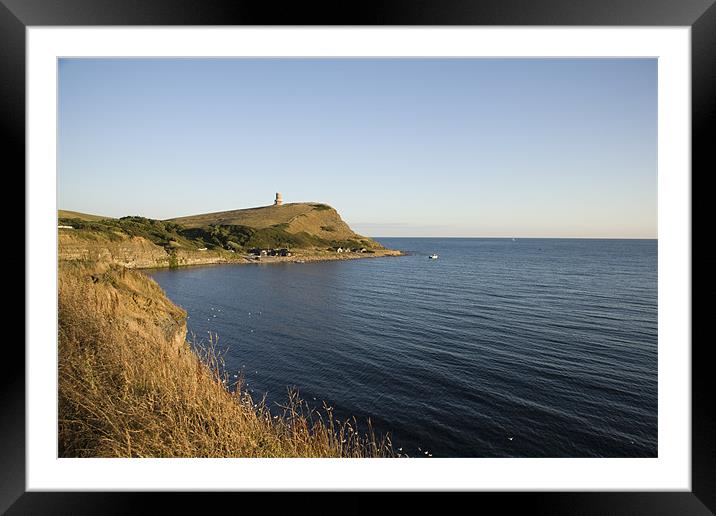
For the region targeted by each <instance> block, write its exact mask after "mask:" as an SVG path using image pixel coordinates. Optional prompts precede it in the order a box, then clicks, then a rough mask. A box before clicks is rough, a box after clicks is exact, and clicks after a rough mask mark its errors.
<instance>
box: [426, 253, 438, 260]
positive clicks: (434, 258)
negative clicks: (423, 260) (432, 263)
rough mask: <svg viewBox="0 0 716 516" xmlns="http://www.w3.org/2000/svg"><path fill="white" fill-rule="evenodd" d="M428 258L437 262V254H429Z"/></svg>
mask: <svg viewBox="0 0 716 516" xmlns="http://www.w3.org/2000/svg"><path fill="white" fill-rule="evenodd" d="M428 258H430V259H431V260H437V259H438V255H437V254H431V255H430V256H428Z"/></svg>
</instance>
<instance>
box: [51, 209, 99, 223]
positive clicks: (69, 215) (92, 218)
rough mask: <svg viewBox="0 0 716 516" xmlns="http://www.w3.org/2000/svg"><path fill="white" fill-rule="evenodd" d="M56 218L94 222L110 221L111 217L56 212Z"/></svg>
mask: <svg viewBox="0 0 716 516" xmlns="http://www.w3.org/2000/svg"><path fill="white" fill-rule="evenodd" d="M57 218H58V219H79V220H88V221H95V220H104V219H112V218H113V217H104V216H102V215H90V214H89V213H80V212H79V211H69V210H57Z"/></svg>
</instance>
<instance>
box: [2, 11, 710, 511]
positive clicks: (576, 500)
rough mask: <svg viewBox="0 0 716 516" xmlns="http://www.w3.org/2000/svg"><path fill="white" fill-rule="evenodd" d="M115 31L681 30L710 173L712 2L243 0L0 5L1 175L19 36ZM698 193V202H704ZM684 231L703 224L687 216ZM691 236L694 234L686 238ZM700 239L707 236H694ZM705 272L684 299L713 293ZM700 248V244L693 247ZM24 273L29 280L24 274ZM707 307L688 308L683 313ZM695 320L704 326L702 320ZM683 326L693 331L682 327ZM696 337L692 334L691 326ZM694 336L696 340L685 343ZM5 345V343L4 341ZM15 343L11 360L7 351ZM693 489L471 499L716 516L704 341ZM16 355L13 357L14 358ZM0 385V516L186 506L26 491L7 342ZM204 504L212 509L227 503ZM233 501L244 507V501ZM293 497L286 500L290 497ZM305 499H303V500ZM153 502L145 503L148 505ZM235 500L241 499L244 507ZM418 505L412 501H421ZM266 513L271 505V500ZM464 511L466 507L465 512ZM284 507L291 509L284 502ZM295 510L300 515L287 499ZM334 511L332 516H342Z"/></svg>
mask: <svg viewBox="0 0 716 516" xmlns="http://www.w3.org/2000/svg"><path fill="white" fill-rule="evenodd" d="M50 25H51V26H62V25H74V26H87V25H97V26H113V25H194V26H197V25H211V26H213V25H238V26H241V25H338V26H341V25H426V26H429V25H532V26H535V25H560V26H565V25H572V26H596V25H605V26H620V25H621V26H631V25H633V26H690V27H691V38H692V40H691V50H692V54H691V57H692V62H691V79H692V114H691V116H692V173H691V180H692V183H691V184H692V192H699V190H698V189H696V190H695V189H694V188H693V184H694V179H696V178H698V179H697V181H696V183H697V185H698V184H701V183H702V182H704V181H705V178H706V177H708V174H709V173H713V172H714V171H716V163H715V158H714V153H713V152H712V147H713V144H712V140H711V139H709V134H711V133H713V129H714V125H715V120H716V5H714V0H680V1H678V2H675V1H671V0H612V1H609V2H604V1H593V0H589V1H588V0H542V1H540V2H537V1H535V0H483V1H470V0H442V1H429V0H413V1H411V2H405V1H400V0H394V1H383V2H371V1H363V2H351V3H338V2H332V3H323V2H311V3H310V4H304V3H295V2H294V3H290V4H288V5H287V6H281V8H278V7H277V6H276V5H275V4H273V3H270V2H263V3H258V2H254V3H251V2H248V1H244V0H233V1H231V0H214V1H212V2H201V1H197V0H155V1H149V0H145V1H141V0H124V1H118V0H54V1H53V0H0V77H1V78H2V79H1V80H0V106H1V111H0V113H1V115H2V116H1V118H0V120H2V125H3V126H4V128H5V133H6V135H5V138H4V142H3V143H4V158H5V160H4V162H5V163H14V166H13V167H16V168H12V169H10V168H7V169H6V174H7V175H9V174H10V173H11V172H14V171H15V170H17V171H18V174H17V175H18V176H19V171H20V170H21V169H22V170H24V166H25V55H26V54H25V29H26V27H28V26H50ZM704 190H705V189H703V188H702V189H701V190H700V193H702V194H703V193H704ZM693 208H694V200H693V197H692V220H693V222H692V225H693V226H694V227H699V226H701V225H705V223H704V222H702V220H709V219H707V218H705V217H704V218H700V217H698V216H697V215H696V213H695V212H694V211H693ZM692 233H693V230H692ZM703 234H704V235H707V233H705V232H704V233H703ZM694 244H696V245H692V249H691V253H692V254H691V256H692V274H693V272H694V270H696V271H701V270H704V274H703V275H701V276H699V282H698V284H697V286H696V289H693V290H692V296H693V293H695V292H697V291H701V292H706V291H707V289H710V288H711V287H712V285H713V283H714V280H713V279H712V278H711V276H710V275H709V274H708V271H706V270H705V268H704V267H701V266H698V267H696V266H695V263H693V256H694V254H693V251H694V247H697V246H698V242H694ZM701 245H705V244H701ZM26 274H27V271H26ZM699 306H700V307H701V308H700V309H701V310H706V309H708V304H706V305H698V304H696V303H693V302H692V321H693V313H695V311H696V310H697V309H699ZM702 320H703V318H702ZM692 327H694V326H693V323H692ZM695 327H696V328H698V327H699V326H695ZM694 337H695V334H694ZM13 340H15V339H13ZM11 343H12V344H13V345H14V347H15V348H19V349H15V350H14V351H13V350H12V349H7V348H11V347H12V346H11V345H10V344H11ZM683 345H684V346H689V345H691V356H692V440H691V444H692V491H691V492H641V493H630V492H604V493H600V492H588V493H587V492H585V493H574V492H553V493H537V492H535V493H510V492H505V493H477V494H476V496H477V497H478V498H479V499H480V501H479V503H480V504H483V503H485V502H488V501H489V502H490V503H491V504H492V503H497V504H499V506H500V511H501V512H502V511H504V510H505V509H506V510H507V511H508V512H509V511H510V509H515V508H521V509H522V510H525V509H527V510H529V511H530V512H534V513H537V514H562V513H564V514H684V515H686V514H694V515H697V514H713V512H716V475H715V472H716V442H715V441H716V402H714V401H713V398H712V396H713V393H714V392H716V375H714V374H713V373H712V372H711V363H710V361H709V360H708V355H709V340H706V339H699V338H692V342H684V343H683ZM14 353H16V354H17V356H14ZM4 362H5V364H4V367H3V374H2V375H0V383H1V390H0V512H5V511H7V514H105V513H111V514H114V513H116V514H127V513H130V512H134V511H135V510H136V509H137V508H138V507H141V508H143V510H139V511H138V512H144V511H146V510H147V509H148V508H149V507H150V505H147V504H148V503H149V502H150V501H152V502H159V503H160V504H161V505H162V511H163V512H167V511H170V510H173V509H174V508H181V507H182V506H185V504H186V502H187V500H186V496H189V495H188V494H185V493H122V492H111V493H97V492H94V493H78V492H73V493H61V492H42V493H41V492H26V489H25V367H24V364H25V355H24V350H23V349H22V348H20V347H19V346H17V345H16V344H14V342H12V341H11V340H10V339H9V338H6V350H5V360H4ZM209 494H210V495H211V497H212V498H211V500H212V504H214V503H216V502H219V503H221V502H222V501H229V500H228V498H229V497H231V496H236V495H233V494H229V493H223V494H218V493H203V494H199V496H206V495H209ZM240 496H243V497H246V494H245V493H244V494H241V495H240ZM294 496H295V495H294ZM302 496H303V495H301V497H302ZM373 496H376V495H373V494H370V495H368V496H360V497H359V496H358V494H355V493H354V494H351V495H350V499H349V500H347V501H345V500H344V501H343V502H342V503H343V504H344V507H345V508H348V509H349V510H352V511H353V512H358V511H360V512H365V511H366V510H369V508H370V507H371V506H372V505H373V504H374V502H372V501H371V500H370V499H371V497H373ZM148 498H152V499H153V500H148ZM244 499H245V498H244ZM420 499H421V497H418V500H420ZM274 503H278V502H277V501H276V500H274ZM470 503H474V502H470ZM292 505H293V504H292ZM297 505H299V506H300V505H302V503H301V502H300V501H297ZM343 511H344V509H343V510H342V512H343Z"/></svg>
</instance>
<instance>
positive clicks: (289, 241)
mask: <svg viewBox="0 0 716 516" xmlns="http://www.w3.org/2000/svg"><path fill="white" fill-rule="evenodd" d="M58 217H59V218H58V223H59V225H62V226H70V228H68V229H60V230H59V231H60V233H61V234H60V237H62V238H61V241H60V244H61V245H60V247H61V248H62V247H63V246H64V249H65V250H66V251H68V252H69V253H70V254H73V255H79V254H82V255H84V254H87V252H85V251H87V250H86V249H85V248H86V247H88V246H90V247H92V246H94V247H97V248H102V249H105V248H110V247H111V248H112V249H111V250H113V251H114V254H118V255H122V256H125V255H126V256H129V255H131V254H132V252H135V251H136V252H137V253H139V251H140V250H138V249H134V251H132V250H131V249H129V247H131V246H130V244H136V243H137V242H140V241H141V242H144V241H147V242H149V243H151V244H154V245H155V246H158V247H159V248H162V249H163V251H165V252H166V254H167V255H168V256H169V258H167V260H169V262H168V263H174V262H175V261H177V259H178V258H179V255H180V254H181V253H187V252H189V253H193V252H201V251H207V250H208V251H209V252H210V253H211V252H216V253H224V254H226V255H227V256H229V255H232V254H236V256H239V254H242V253H246V252H248V251H249V250H250V249H252V248H256V247H258V248H262V249H266V248H274V249H275V248H289V249H291V251H299V250H302V251H304V253H306V252H309V253H310V252H318V253H330V252H332V251H331V249H335V248H337V247H343V248H350V249H362V248H365V249H366V250H367V252H368V253H375V252H387V250H386V249H385V248H384V247H383V246H381V245H380V244H379V243H378V242H375V241H373V240H371V239H370V238H367V237H364V236H362V235H359V234H357V233H355V232H354V231H353V230H351V228H350V227H349V226H348V224H346V223H345V222H344V221H343V219H341V216H340V215H339V214H338V212H337V211H336V210H335V209H333V208H332V207H330V206H328V205H327V204H319V203H294V204H286V205H283V206H266V207H262V208H249V209H244V210H233V211H223V212H217V213H206V214H202V215H194V216H189V217H179V218H175V219H169V220H155V219H148V218H146V217H138V216H129V217H121V218H118V219H112V218H103V217H100V216H97V215H87V214H84V213H79V212H72V211H66V210H61V211H59V212H58ZM90 242H91V243H92V244H91V245H90ZM128 246H129V247H128ZM134 247H136V245H134ZM144 247H146V246H144ZM83 249H84V250H83ZM232 251H233V253H231V252H232ZM210 253H209V254H210ZM65 254H67V253H65ZM110 254H112V253H110ZM140 254H142V255H147V256H145V258H147V259H149V258H151V260H150V261H152V263H153V262H155V261H156V259H157V257H156V256H155V254H156V253H149V254H151V257H150V256H149V254H147V250H146V249H144V248H143V249H142V250H141V253H140Z"/></svg>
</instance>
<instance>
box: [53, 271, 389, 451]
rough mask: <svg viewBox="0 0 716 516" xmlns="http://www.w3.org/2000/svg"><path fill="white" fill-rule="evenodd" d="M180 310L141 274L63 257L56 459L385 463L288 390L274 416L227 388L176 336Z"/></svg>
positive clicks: (371, 438)
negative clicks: (333, 459) (374, 460)
mask: <svg viewBox="0 0 716 516" xmlns="http://www.w3.org/2000/svg"><path fill="white" fill-rule="evenodd" d="M185 315H186V314H185V313H184V312H183V310H181V309H179V308H178V307H176V306H175V305H173V304H172V303H171V302H170V301H169V300H168V299H167V298H166V297H165V296H164V293H163V292H162V290H161V289H160V288H159V286H158V285H157V284H156V283H155V282H154V281H153V280H151V279H150V278H148V277H146V276H144V275H143V274H141V273H138V272H135V271H132V270H128V269H124V268H122V267H119V266H117V265H110V264H97V263H80V262H61V264H60V274H59V393H58V395H59V443H58V444H59V455H60V456H61V457H392V456H395V454H394V452H393V451H392V446H391V443H390V440H389V439H388V438H385V439H380V440H379V439H377V438H376V437H375V435H373V433H372V432H369V433H368V435H364V436H360V435H358V433H357V432H356V431H355V422H352V423H353V424H351V422H344V423H343V424H341V425H339V424H337V422H336V421H335V419H334V418H333V416H332V413H331V410H330V408H329V407H325V406H324V410H323V411H321V412H317V411H312V410H310V409H309V408H308V406H307V405H306V404H305V403H304V402H302V401H301V400H300V399H299V398H298V396H297V395H296V394H295V393H292V394H290V395H289V397H288V399H287V400H286V404H285V407H284V408H283V411H282V413H276V411H274V414H272V413H271V412H270V411H269V410H268V408H267V407H266V406H265V405H264V403H263V402H258V403H257V402H256V401H254V400H253V399H252V398H251V396H249V395H248V394H247V393H245V392H244V391H242V389H241V384H240V383H239V384H238V385H236V389H235V390H234V389H230V388H229V386H228V382H227V379H226V377H225V376H222V374H221V372H220V371H221V370H222V367H221V363H220V360H219V358H218V356H217V353H216V350H215V348H214V345H213V343H211V342H210V343H209V344H208V345H207V346H206V347H204V348H203V349H202V350H199V351H198V352H194V351H193V350H192V349H191V347H190V346H189V344H188V343H187V342H186V341H185V335H186V330H185V325H184V319H185Z"/></svg>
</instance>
